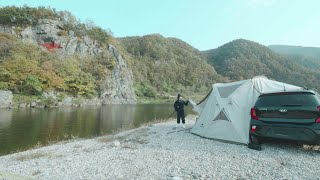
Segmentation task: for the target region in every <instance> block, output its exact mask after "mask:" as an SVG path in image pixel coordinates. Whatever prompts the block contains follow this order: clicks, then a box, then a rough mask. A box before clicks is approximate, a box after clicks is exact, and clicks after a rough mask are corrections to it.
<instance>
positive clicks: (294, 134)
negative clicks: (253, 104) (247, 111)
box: [250, 124, 320, 144]
mask: <svg viewBox="0 0 320 180" xmlns="http://www.w3.org/2000/svg"><path fill="white" fill-rule="evenodd" d="M251 126H256V130H255V132H252V131H250V134H251V135H254V136H256V137H267V138H276V139H286V140H294V141H302V142H307V143H312V144H320V130H317V129H311V128H310V127H306V126H303V127H299V126H290V125H289V126H288V125H258V124H251Z"/></svg>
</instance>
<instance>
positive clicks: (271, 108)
mask: <svg viewBox="0 0 320 180" xmlns="http://www.w3.org/2000/svg"><path fill="white" fill-rule="evenodd" d="M263 138H276V139H286V140H294V141H300V142H304V143H308V144H320V100H319V96H317V95H316V93H314V92H313V91H306V90H304V91H294V92H288V91H287V92H277V93H268V94H262V95H260V96H259V98H258V100H257V101H256V104H255V106H254V107H253V108H252V109H251V122H250V140H251V142H253V141H256V142H260V141H261V139H263Z"/></svg>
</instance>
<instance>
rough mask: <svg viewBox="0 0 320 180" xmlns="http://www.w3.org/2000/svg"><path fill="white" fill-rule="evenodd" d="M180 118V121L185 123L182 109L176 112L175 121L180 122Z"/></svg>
mask: <svg viewBox="0 0 320 180" xmlns="http://www.w3.org/2000/svg"><path fill="white" fill-rule="evenodd" d="M180 118H181V119H182V123H183V124H184V123H185V119H184V111H178V112H177V123H178V124H180Z"/></svg>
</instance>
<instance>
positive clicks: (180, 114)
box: [173, 94, 189, 128]
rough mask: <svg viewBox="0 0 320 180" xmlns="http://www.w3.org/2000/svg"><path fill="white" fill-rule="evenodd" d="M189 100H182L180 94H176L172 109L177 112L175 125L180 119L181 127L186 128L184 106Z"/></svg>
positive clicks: (178, 123)
mask: <svg viewBox="0 0 320 180" xmlns="http://www.w3.org/2000/svg"><path fill="white" fill-rule="evenodd" d="M188 103H189V101H188V100H187V101H184V100H183V99H182V96H181V94H178V96H177V100H176V102H175V103H174V105H173V106H174V109H175V111H176V112H177V127H178V126H179V125H180V119H181V120H182V127H183V128H186V126H185V114H184V106H187V105H188Z"/></svg>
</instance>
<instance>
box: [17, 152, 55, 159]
mask: <svg viewBox="0 0 320 180" xmlns="http://www.w3.org/2000/svg"><path fill="white" fill-rule="evenodd" d="M46 156H48V157H49V156H51V154H50V153H47V152H34V153H30V154H25V155H20V156H18V157H16V158H15V159H16V160H17V161H28V160H32V159H38V158H41V157H46Z"/></svg>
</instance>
